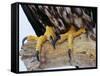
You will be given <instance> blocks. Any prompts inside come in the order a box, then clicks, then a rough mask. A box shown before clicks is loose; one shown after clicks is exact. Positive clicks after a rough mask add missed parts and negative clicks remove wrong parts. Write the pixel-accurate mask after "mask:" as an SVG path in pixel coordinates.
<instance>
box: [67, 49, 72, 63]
mask: <svg viewBox="0 0 100 76" xmlns="http://www.w3.org/2000/svg"><path fill="white" fill-rule="evenodd" d="M68 56H69V63H70V64H71V65H72V63H71V60H72V57H71V49H69V50H68Z"/></svg>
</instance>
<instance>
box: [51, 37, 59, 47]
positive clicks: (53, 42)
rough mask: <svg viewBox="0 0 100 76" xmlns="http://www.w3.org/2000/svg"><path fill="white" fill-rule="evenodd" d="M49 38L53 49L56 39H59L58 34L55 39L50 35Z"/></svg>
mask: <svg viewBox="0 0 100 76" xmlns="http://www.w3.org/2000/svg"><path fill="white" fill-rule="evenodd" d="M50 39H51V44H52V45H53V48H54V49H55V48H56V47H55V45H56V42H57V40H59V39H60V36H56V38H55V39H53V38H52V36H50Z"/></svg>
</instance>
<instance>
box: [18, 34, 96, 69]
mask: <svg viewBox="0 0 100 76" xmlns="http://www.w3.org/2000/svg"><path fill="white" fill-rule="evenodd" d="M73 43H74V45H73V51H72V61H71V63H72V65H71V66H79V68H86V67H95V66H96V43H95V41H92V40H91V39H87V38H86V36H85V34H83V35H81V36H79V37H77V38H75V39H74V41H73ZM35 45H36V41H33V42H27V43H26V44H25V45H24V46H22V50H21V51H20V56H21V59H22V61H23V62H24V63H25V65H26V67H27V70H29V71H30V70H39V69H40V68H38V67H39V66H41V68H42V69H46V68H56V67H62V66H70V63H69V56H68V49H67V40H66V41H64V42H63V43H61V44H56V49H54V48H53V47H52V45H51V44H50V43H49V42H48V41H47V42H45V43H44V44H43V47H42V49H41V57H45V58H46V64H44V65H40V62H38V61H37V59H36V57H33V56H34V54H35ZM32 61H33V62H32Z"/></svg>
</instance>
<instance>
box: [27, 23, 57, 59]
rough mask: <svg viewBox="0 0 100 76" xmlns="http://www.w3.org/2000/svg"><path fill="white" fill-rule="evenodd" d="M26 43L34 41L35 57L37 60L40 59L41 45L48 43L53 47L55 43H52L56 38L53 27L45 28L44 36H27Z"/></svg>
mask: <svg viewBox="0 0 100 76" xmlns="http://www.w3.org/2000/svg"><path fill="white" fill-rule="evenodd" d="M26 38H27V39H26V40H27V41H34V40H36V47H35V48H36V57H37V59H38V60H39V59H40V53H41V52H40V51H41V47H42V45H43V43H44V42H45V41H47V40H48V41H49V42H50V43H51V44H52V45H53V46H55V43H54V39H55V38H56V35H55V30H54V28H53V27H51V26H48V25H47V26H46V31H45V33H44V35H41V36H40V37H37V36H32V35H30V36H27V37H26Z"/></svg>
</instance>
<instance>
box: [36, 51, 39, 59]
mask: <svg viewBox="0 0 100 76" xmlns="http://www.w3.org/2000/svg"><path fill="white" fill-rule="evenodd" d="M36 58H37V60H38V61H40V56H39V51H36Z"/></svg>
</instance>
